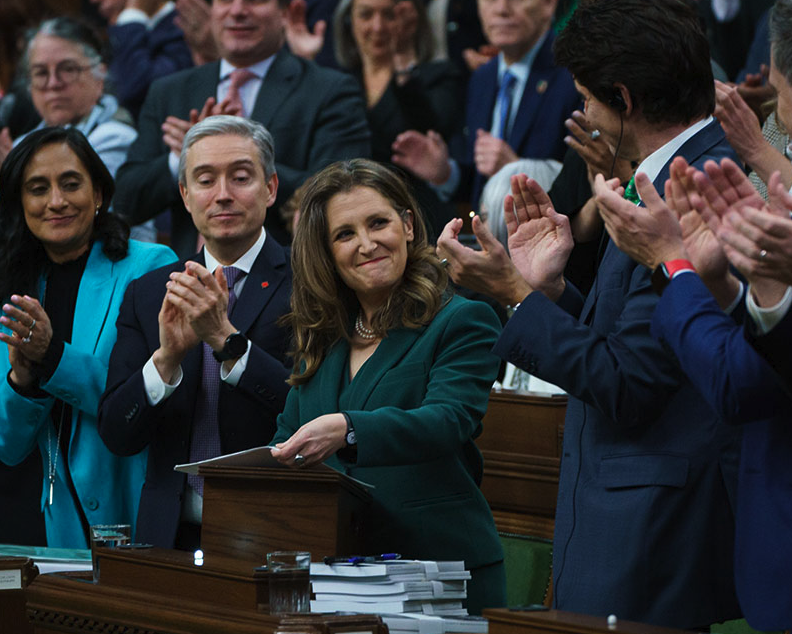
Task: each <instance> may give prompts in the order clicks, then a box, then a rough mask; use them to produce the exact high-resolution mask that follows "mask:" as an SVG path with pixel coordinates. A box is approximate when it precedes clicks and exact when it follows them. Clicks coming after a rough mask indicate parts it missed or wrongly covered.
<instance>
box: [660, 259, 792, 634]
mask: <svg viewBox="0 0 792 634" xmlns="http://www.w3.org/2000/svg"><path fill="white" fill-rule="evenodd" d="M787 323H788V324H789V323H792V321H791V320H789V319H787ZM779 333H780V331H779ZM652 334H653V335H654V336H655V337H657V338H658V339H659V340H660V341H662V342H664V343H665V344H666V345H668V346H670V347H671V349H672V350H673V351H674V353H675V354H676V356H677V358H678V359H679V363H680V364H681V366H682V369H683V370H684V371H685V372H686V373H687V375H688V377H690V380H691V381H692V382H693V384H694V385H695V386H696V387H697V388H698V390H699V392H700V393H701V395H702V396H703V397H704V399H706V400H707V402H708V403H709V404H710V406H711V407H712V408H713V409H715V410H717V411H718V412H719V413H720V415H721V417H722V418H724V419H725V420H727V421H729V422H734V423H746V424H745V426H744V428H743V444H742V455H741V460H740V479H739V486H738V496H737V539H736V545H735V560H734V567H735V577H736V583H737V596H738V597H739V599H740V606H741V607H742V609H743V612H744V614H745V617H746V619H747V620H748V623H749V624H750V625H751V626H752V627H754V628H756V629H758V630H786V629H789V628H790V627H792V574H790V572H791V571H792V539H790V536H792V460H791V459H790V456H792V398H791V397H790V396H789V394H788V393H787V392H786V391H785V390H784V388H783V386H782V385H781V382H780V380H779V379H780V377H778V375H777V374H776V373H775V372H774V371H773V369H772V368H771V367H770V366H769V365H768V364H767V362H766V361H765V360H764V359H763V358H762V357H761V356H760V355H759V354H757V352H756V350H755V349H754V348H752V347H751V345H750V344H749V343H748V342H747V341H746V339H745V337H744V336H743V329H742V327H741V326H739V325H738V324H736V323H735V322H734V320H733V319H732V318H731V317H729V316H727V315H726V314H724V313H723V311H721V310H720V308H719V307H718V305H717V303H716V302H715V299H714V298H713V297H712V295H710V293H709V291H708V290H707V288H706V287H705V286H704V284H703V283H702V281H701V279H700V278H699V277H698V276H697V275H692V274H684V275H679V276H677V277H676V278H675V279H674V280H673V281H672V282H671V283H670V284H669V285H668V287H667V288H666V290H665V291H664V292H663V297H662V298H661V299H660V302H659V303H658V305H657V310H656V311H655V314H654V317H653V318H652ZM786 335H787V337H786V341H785V343H784V345H782V346H780V347H779V348H778V350H779V354H781V353H782V354H784V355H785V356H787V357H788V356H789V355H790V354H791V353H792V339H790V338H789V335H790V332H789V330H788V329H787V331H786Z"/></svg>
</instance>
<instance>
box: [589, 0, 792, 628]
mask: <svg viewBox="0 0 792 634" xmlns="http://www.w3.org/2000/svg"><path fill="white" fill-rule="evenodd" d="M780 4H781V3H779V5H780ZM783 4H784V5H786V11H787V12H788V15H787V16H786V19H787V20H788V19H789V18H790V17H792V12H790V7H792V4H791V3H789V1H788V0H784V1H783ZM779 5H776V6H779ZM785 27H786V28H787V29H788V28H790V27H792V24H791V23H789V22H788V21H787V22H786V23H785ZM787 32H788V31H787ZM704 167H705V170H706V172H707V175H705V174H703V173H701V172H700V171H698V170H695V169H693V168H688V167H687V165H686V163H685V162H684V160H683V159H681V158H677V159H675V161H674V164H673V165H672V168H671V180H670V181H669V182H668V183H667V184H666V191H667V192H670V194H671V195H666V201H667V203H666V202H664V201H663V200H662V199H661V198H660V196H659V195H658V194H657V192H656V191H655V190H654V188H653V187H652V184H651V183H650V182H649V180H648V179H647V178H646V177H645V176H644V175H643V174H639V176H638V177H637V178H636V183H637V185H638V190H639V191H640V193H641V198H642V199H643V200H644V201H645V202H646V206H647V207H648V211H649V213H636V208H635V206H634V205H632V204H630V203H629V202H628V201H625V200H624V199H623V198H621V196H620V195H619V194H618V193H617V192H615V191H612V190H613V189H614V188H616V185H617V184H616V183H615V182H609V183H606V182H605V181H604V179H601V180H599V181H598V183H597V186H596V187H597V192H598V200H599V201H600V204H601V207H602V209H603V212H602V213H603V216H604V218H605V226H606V227H607V229H608V232H609V233H610V235H611V237H612V238H613V240H614V241H615V242H616V244H617V245H618V247H619V249H621V250H622V251H624V252H625V253H627V254H628V255H630V256H631V257H632V258H633V259H635V260H636V261H638V262H640V263H641V264H643V265H644V266H646V267H648V268H649V269H650V270H654V271H655V273H654V274H653V277H654V278H655V279H657V280H658V281H659V284H658V285H657V286H656V291H657V293H658V294H660V296H661V297H660V300H659V302H658V304H657V307H656V309H655V311H654V314H653V316H652V334H653V335H654V336H655V337H656V338H657V339H658V340H659V341H661V342H662V343H663V344H664V345H666V346H668V347H670V348H671V349H672V350H673V351H674V353H675V354H676V357H677V359H678V360H679V363H680V364H681V366H682V368H683V369H684V371H685V372H686V373H687V375H688V376H689V377H690V380H691V381H692V382H693V383H694V384H695V385H696V387H697V388H698V390H699V392H700V393H701V394H702V395H703V396H704V398H705V399H707V401H708V402H709V403H710V405H711V407H713V409H715V410H716V411H718V412H719V413H720V414H721V416H722V417H723V418H724V419H725V420H727V421H729V422H734V423H746V424H745V426H744V433H743V443H742V452H741V459H740V475H739V486H738V497H737V507H736V546H735V560H734V566H735V581H736V586H737V596H738V598H739V600H740V607H741V608H742V610H743V613H744V615H745V617H746V619H747V620H748V623H749V624H750V625H751V626H752V627H754V628H756V629H759V630H785V629H789V628H790V627H792V601H790V597H792V579H790V576H789V571H790V569H792V541H790V539H789V535H790V534H792V516H790V513H789V509H790V501H789V491H790V490H792V467H790V464H791V463H790V461H789V454H790V451H792V424H791V423H792V414H790V412H792V397H790V393H789V392H787V391H785V390H784V387H783V383H782V382H781V381H780V380H779V377H778V375H776V374H775V373H774V372H773V370H772V368H771V367H770V365H768V363H767V362H766V361H765V360H764V359H762V357H761V356H760V355H759V354H758V353H757V351H756V350H755V349H754V348H752V347H751V345H750V344H749V342H748V341H746V338H745V337H744V336H743V328H742V327H741V326H739V325H738V324H737V323H736V322H735V321H734V320H733V319H732V318H731V317H730V316H729V315H727V314H726V313H724V312H723V311H722V310H721V309H720V307H719V306H718V303H717V301H716V299H715V295H716V294H717V293H718V290H717V288H713V289H712V290H713V293H712V294H711V293H710V291H709V290H708V288H707V283H708V282H709V281H710V280H712V279H713V278H715V279H718V278H719V277H721V274H720V272H719V270H718V269H725V268H726V267H727V266H728V261H727V259H726V254H725V253H724V250H723V248H722V247H724V248H725V249H726V253H728V254H730V257H729V260H730V261H731V263H732V264H733V265H734V266H735V267H737V268H738V269H739V270H740V272H741V273H742V274H743V275H744V276H745V279H746V280H748V282H749V288H748V294H747V305H748V314H749V317H748V318H747V320H746V325H747V326H748V327H749V331H756V330H759V331H760V332H761V331H762V330H763V329H764V328H765V327H766V326H767V324H768V315H771V314H772V313H773V312H776V311H777V312H778V317H775V316H773V317H772V320H773V321H776V320H777V319H783V318H784V316H785V313H788V312H789V306H790V304H792V291H790V286H789V282H790V281H792V274H790V273H786V274H784V275H779V274H778V273H779V271H780V270H785V271H787V272H788V271H792V220H790V218H789V214H790V212H792V197H790V196H789V194H787V191H786V187H785V186H784V185H783V184H782V183H781V179H780V178H779V175H778V173H775V174H774V175H773V176H772V177H771V179H770V188H769V189H770V191H769V194H770V203H769V204H768V205H766V204H765V203H764V201H763V200H762V198H761V197H760V196H759V195H758V193H757V192H756V190H754V189H753V188H752V187H751V185H750V183H749V182H748V179H747V178H746V177H745V174H744V173H743V172H742V171H741V170H740V168H739V167H737V165H735V164H734V163H732V162H730V161H728V159H724V160H723V162H722V166H718V165H717V164H716V163H714V162H708V163H707V164H706V165H705V166H704ZM710 179H711V180H710ZM689 192H692V193H693V194H694V195H690V194H689ZM727 201H729V202H727ZM691 202H694V203H696V204H697V205H698V206H699V207H701V208H702V214H703V215H704V217H705V218H708V219H709V224H710V226H711V228H712V230H713V231H710V229H708V228H707V227H706V226H704V224H703V222H702V220H701V219H700V218H699V217H698V215H697V213H696V211H695V209H694V208H693V207H692V205H691ZM705 207H706V209H705ZM716 209H717V210H718V211H717V212H716V211H715V210H716ZM742 214H745V219H744V220H743V218H742V217H741V216H742ZM759 217H763V220H764V221H767V222H768V224H767V225H766V226H768V227H769V226H771V225H774V226H775V227H776V228H783V229H782V231H783V233H781V232H778V231H772V232H768V233H767V234H766V235H765V234H763V233H761V232H760V233H759V234H758V235H759V236H761V238H759V239H757V238H756V237H754V238H751V236H757V233H756V232H753V231H750V232H743V230H742V228H743V227H742V225H743V223H744V222H745V223H747V224H750V223H751V220H752V219H756V218H759ZM762 224H764V222H763V223H762ZM780 235H783V236H784V237H785V241H782V240H779V237H778V236H780ZM716 236H718V237H720V238H721V241H722V244H719V239H718V238H717V237H716ZM735 239H736V242H735ZM733 244H734V245H735V246H732V245H733ZM761 245H765V246H766V247H767V248H766V249H765V248H764V247H763V246H761ZM778 246H782V247H783V249H779V248H778ZM771 250H772V251H771ZM746 252H747V253H746ZM771 252H772V253H773V259H775V258H776V257H778V256H781V259H780V261H781V262H782V263H783V264H785V266H786V268H785V269H775V270H774V269H773V268H770V266H767V267H765V268H764V269H760V267H762V266H763V265H765V260H767V259H768V256H767V255H764V256H763V254H769V253H771ZM774 264H775V263H774ZM662 266H665V267H666V270H668V269H669V268H670V267H672V266H673V267H674V270H675V271H676V272H675V273H674V274H673V275H672V276H671V278H670V279H668V277H667V275H665V274H664V273H663V271H662V269H661V268H660V267H662ZM762 313H764V315H762ZM776 328H778V326H777V325H775V324H773V323H772V322H770V326H769V330H768V332H773V331H774V330H776ZM772 337H773V338H774V339H775V342H774V348H775V350H776V351H777V352H775V353H774V354H777V355H778V356H786V357H787V358H789V356H790V354H792V338H790V331H789V329H788V328H785V327H784V326H782V327H781V330H780V331H779V332H778V333H775V332H773V334H772Z"/></svg>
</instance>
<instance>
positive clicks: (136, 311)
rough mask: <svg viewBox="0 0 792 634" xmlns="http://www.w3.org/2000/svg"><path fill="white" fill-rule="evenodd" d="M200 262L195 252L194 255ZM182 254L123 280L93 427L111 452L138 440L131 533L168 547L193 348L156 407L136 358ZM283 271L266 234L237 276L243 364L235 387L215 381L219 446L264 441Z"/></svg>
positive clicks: (187, 430)
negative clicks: (142, 459) (136, 507)
mask: <svg viewBox="0 0 792 634" xmlns="http://www.w3.org/2000/svg"><path fill="white" fill-rule="evenodd" d="M194 259H195V260H197V261H198V262H201V263H202V264H203V254H199V256H196V257H195V258H194ZM183 269H184V261H181V262H177V263H175V264H172V265H168V266H165V267H162V268H160V269H157V270H155V271H152V272H151V273H148V274H146V275H144V276H143V277H141V278H140V279H137V280H135V281H134V282H132V283H131V284H130V285H129V287H128V288H127V291H126V295H125V296H124V302H123V304H122V305H121V310H120V312H119V316H118V322H117V328H118V340H117V341H116V344H115V346H114V348H113V353H112V355H111V356H110V366H109V371H108V377H107V389H106V391H105V393H104V395H103V396H102V399H101V402H100V404H99V434H100V435H101V437H102V440H104V442H105V444H106V445H107V446H108V447H109V448H110V450H111V451H113V452H114V453H117V454H119V455H132V454H135V453H137V452H139V451H142V450H145V449H146V448H148V452H149V459H148V467H147V471H146V481H145V484H144V485H143V493H142V496H141V501H140V511H139V513H138V521H137V532H136V536H137V539H138V540H139V541H142V542H147V543H150V544H154V545H155V546H160V547H165V548H172V547H173V543H174V539H175V536H176V529H177V527H178V523H179V516H180V513H181V503H182V496H183V493H184V488H185V482H186V476H185V475H184V474H182V473H176V472H175V471H173V467H174V465H176V464H180V463H184V462H188V461H189V457H190V437H191V431H192V422H193V413H194V409H195V401H196V394H197V393H198V390H199V388H200V381H201V363H202V361H201V346H196V347H195V348H194V349H192V350H190V352H189V353H188V354H187V356H186V357H185V359H184V361H183V362H182V371H183V373H184V376H183V378H182V382H181V385H179V387H178V388H177V389H176V391H175V392H174V393H173V394H172V395H171V396H170V397H169V398H167V399H165V400H164V401H162V402H160V403H159V404H158V405H156V406H153V407H152V406H151V405H149V402H148V399H147V398H146V393H145V388H144V383H143V366H144V365H145V363H146V361H148V359H149V358H150V357H151V355H152V354H153V352H154V351H155V350H156V349H157V348H158V347H159V325H158V314H159V310H160V307H161V305H162V300H163V298H164V296H165V283H166V282H167V281H168V276H169V275H170V273H171V272H172V271H176V270H183ZM290 296H291V269H290V266H289V260H288V257H287V252H286V251H285V250H284V248H283V247H281V246H280V245H279V244H278V243H277V242H275V240H273V239H272V236H267V240H266V242H265V243H264V247H263V248H262V250H261V253H260V254H259V256H258V258H257V259H256V261H255V263H254V264H253V268H252V269H251V271H250V274H249V275H248V276H247V280H246V281H245V286H244V287H243V289H242V293H241V295H240V297H239V299H238V300H237V303H236V305H235V306H234V309H233V311H232V313H231V316H230V319H231V323H232V324H233V325H234V326H235V327H236V328H238V329H239V330H240V331H241V332H243V333H245V335H246V336H247V337H248V339H250V340H251V342H252V344H253V345H252V346H251V350H250V357H249V359H248V363H247V367H246V369H245V372H244V373H243V375H242V377H241V379H240V381H239V383H238V384H237V386H236V387H232V386H230V385H228V384H227V383H224V382H221V384H220V402H219V405H218V420H219V424H220V445H221V450H222V452H223V453H230V452H234V451H241V450H242V449H248V448H250V447H255V446H258V445H264V444H266V443H268V442H269V440H270V439H271V438H272V436H273V435H274V433H275V428H276V425H275V418H276V417H277V415H278V414H279V413H280V412H281V410H282V409H283V405H284V403H285V401H286V394H287V392H288V390H289V386H288V385H287V384H286V379H287V378H288V375H289V369H288V365H287V362H286V353H287V350H288V347H289V343H290V341H289V340H290V336H289V332H288V331H287V330H286V329H284V328H283V327H281V326H279V325H278V323H277V321H278V319H279V318H280V316H281V315H283V314H285V313H286V312H288V310H289V299H290Z"/></svg>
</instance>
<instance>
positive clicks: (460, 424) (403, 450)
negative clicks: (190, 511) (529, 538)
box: [273, 159, 505, 613]
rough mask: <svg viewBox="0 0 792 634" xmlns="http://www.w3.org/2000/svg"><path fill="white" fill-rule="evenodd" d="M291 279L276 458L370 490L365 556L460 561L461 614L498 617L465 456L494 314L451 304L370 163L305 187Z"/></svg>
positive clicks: (404, 214)
mask: <svg viewBox="0 0 792 634" xmlns="http://www.w3.org/2000/svg"><path fill="white" fill-rule="evenodd" d="M292 268H293V271H294V291H293V295H292V313H291V314H290V318H291V325H292V328H293V330H294V335H295V340H296V352H295V365H294V367H295V368H297V369H296V370H295V373H294V374H293V375H292V377H291V379H290V382H291V383H292V385H293V386H294V387H293V389H292V390H291V392H290V393H289V396H288V398H287V401H286V409H285V411H284V412H283V414H282V415H281V416H280V417H279V418H278V431H277V434H276V436H275V439H274V441H273V442H274V443H277V446H278V447H279V451H278V450H276V451H273V454H274V455H276V456H277V457H278V459H279V460H281V461H282V462H284V463H286V464H289V465H294V466H298V467H299V466H304V465H310V464H315V463H319V462H325V463H326V464H328V465H330V466H332V467H334V468H336V469H338V470H339V471H342V472H344V473H347V474H349V475H351V476H353V477H355V478H358V479H360V480H363V481H365V482H368V483H371V484H373V485H374V486H375V487H376V488H375V489H374V490H373V496H374V501H373V505H372V508H371V516H370V518H369V524H368V527H367V535H366V538H367V543H366V547H367V549H368V552H369V553H379V552H393V551H395V552H399V553H402V555H403V556H405V557H410V558H418V559H436V560H447V559H464V560H465V564H466V567H467V568H468V569H470V570H471V572H472V577H473V578H472V580H471V581H470V582H469V584H468V610H469V611H470V612H471V613H479V612H480V611H481V609H482V608H484V607H499V606H502V605H504V604H505V578H504V572H503V552H502V550H501V546H500V541H499V539H498V535H497V532H496V530H495V524H494V522H493V519H492V513H491V512H490V509H489V507H488V506H487V502H486V500H485V499H484V496H483V495H482V494H481V491H480V490H479V487H478V484H479V482H480V479H481V471H482V459H481V454H480V453H479V451H478V449H477V448H476V446H475V445H474V443H473V439H474V438H475V437H476V436H478V435H479V434H480V433H481V418H482V416H483V415H484V412H485V410H486V408H487V399H488V397H489V391H490V387H491V385H492V382H493V380H494V379H495V375H496V373H497V369H498V361H497V359H495V358H494V356H493V355H492V354H491V353H490V349H491V348H492V346H493V344H494V342H495V340H496V339H497V337H498V333H499V331H500V324H499V322H498V319H497V317H496V316H495V313H494V312H493V311H492V310H491V309H490V308H489V307H488V306H486V305H485V304H482V303H479V302H472V301H468V300H465V299H462V298H460V297H454V296H453V295H452V293H451V292H450V290H449V289H448V288H447V284H448V280H447V276H446V273H445V270H444V268H443V266H442V265H441V263H440V262H439V261H438V260H437V257H436V256H435V254H434V250H433V249H432V248H431V247H430V246H429V245H428V243H427V237H426V229H425V226H424V222H423V219H422V218H421V216H420V214H419V211H418V208H417V205H416V204H415V201H414V199H413V197H412V195H411V194H410V193H409V191H408V189H407V187H406V186H405V184H404V182H403V181H402V180H401V179H400V178H399V177H398V176H396V175H395V174H394V173H393V172H392V171H391V170H389V169H388V168H386V167H384V166H382V165H380V164H378V163H375V162H373V161H368V160H363V159H358V160H352V161H346V162H341V163H335V164H333V165H331V166H329V167H327V168H326V169H324V170H323V171H322V172H320V173H319V174H317V175H316V176H315V177H314V179H313V180H312V181H310V183H309V184H308V186H307V189H306V193H305V197H304V199H303V202H302V205H301V217H300V220H299V225H298V227H297V231H296V235H295V238H294V243H293V249H292Z"/></svg>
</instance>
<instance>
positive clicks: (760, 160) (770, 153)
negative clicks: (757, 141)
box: [745, 141, 792, 189]
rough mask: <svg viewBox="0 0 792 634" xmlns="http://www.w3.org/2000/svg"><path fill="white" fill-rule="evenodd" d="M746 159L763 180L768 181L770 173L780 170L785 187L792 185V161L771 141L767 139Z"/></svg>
mask: <svg viewBox="0 0 792 634" xmlns="http://www.w3.org/2000/svg"><path fill="white" fill-rule="evenodd" d="M745 161H746V163H748V165H749V167H750V168H751V169H752V170H753V171H754V172H756V174H757V176H759V178H761V179H762V181H763V182H765V183H767V181H768V179H769V178H770V175H771V174H772V173H773V172H775V171H779V172H781V180H782V181H783V183H784V187H786V188H787V189H789V188H790V187H792V162H790V160H789V159H788V158H787V157H785V156H784V155H783V154H782V153H781V152H779V151H778V150H777V149H775V148H774V147H773V146H772V145H770V143H768V142H766V141H765V142H764V143H763V144H762V145H761V147H760V148H758V150H757V151H756V152H753V153H752V154H751V155H750V156H746V157H745Z"/></svg>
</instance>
